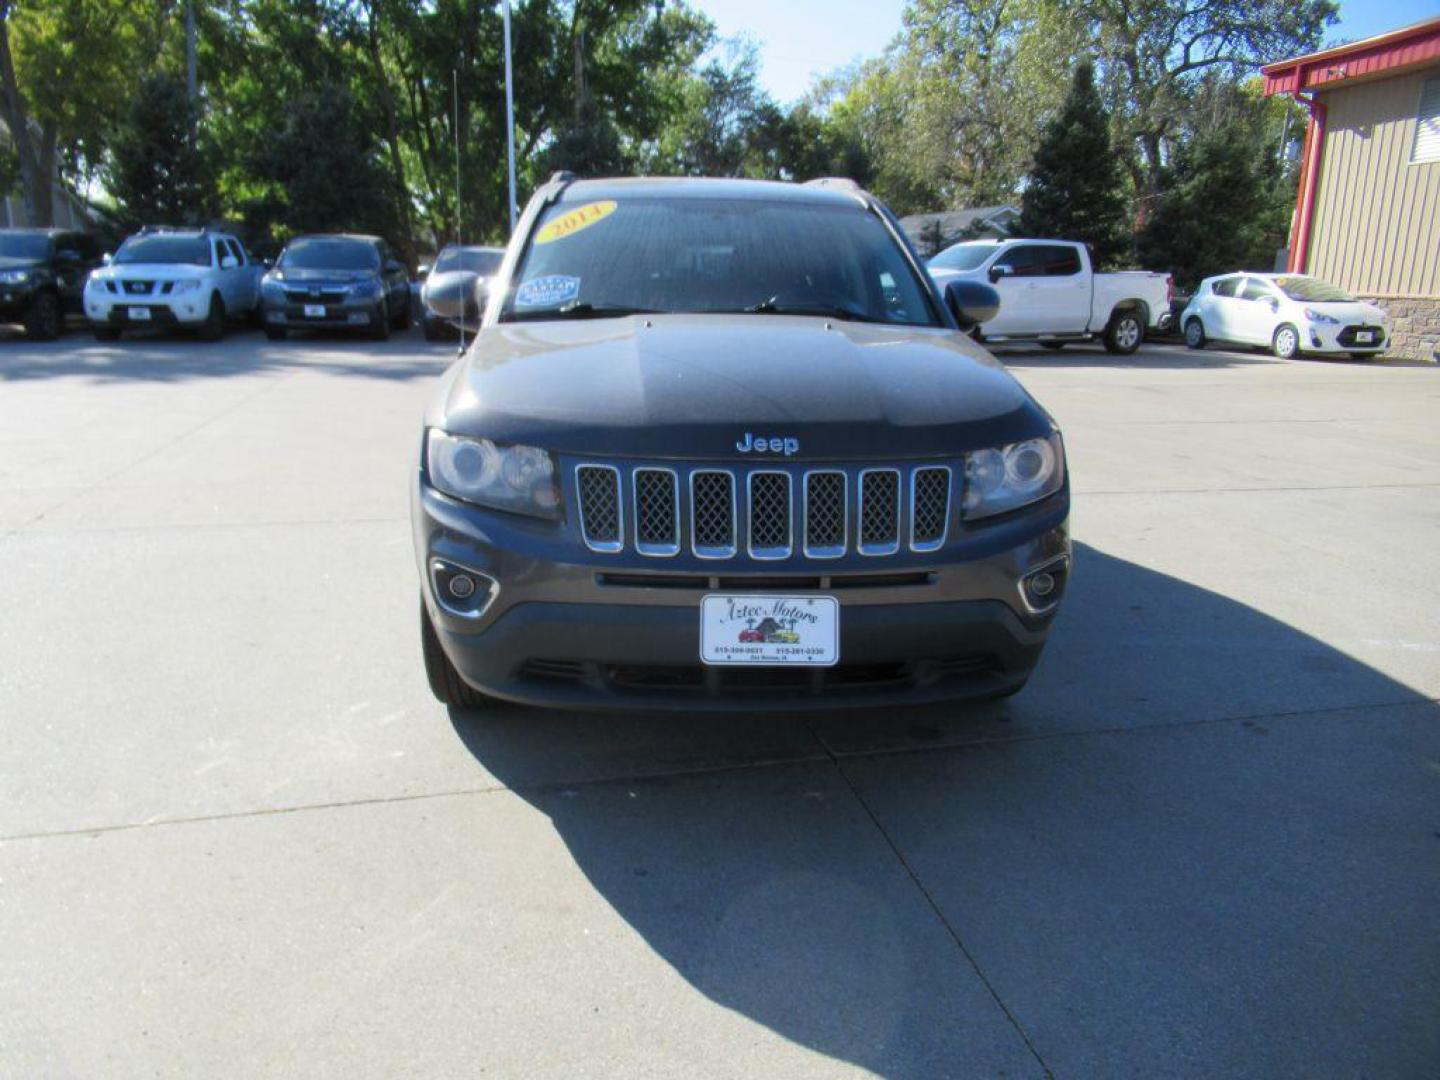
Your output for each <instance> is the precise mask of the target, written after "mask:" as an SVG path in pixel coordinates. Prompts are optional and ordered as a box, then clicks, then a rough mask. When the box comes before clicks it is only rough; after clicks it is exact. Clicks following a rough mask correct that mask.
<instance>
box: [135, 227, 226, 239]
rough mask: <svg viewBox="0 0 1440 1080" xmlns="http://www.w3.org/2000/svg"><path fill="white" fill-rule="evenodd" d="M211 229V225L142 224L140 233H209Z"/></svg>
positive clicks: (146, 234) (144, 234)
mask: <svg viewBox="0 0 1440 1080" xmlns="http://www.w3.org/2000/svg"><path fill="white" fill-rule="evenodd" d="M210 231H211V227H210V226H209V225H141V226H140V235H141V236H148V235H150V234H151V233H176V232H198V233H208V232H210Z"/></svg>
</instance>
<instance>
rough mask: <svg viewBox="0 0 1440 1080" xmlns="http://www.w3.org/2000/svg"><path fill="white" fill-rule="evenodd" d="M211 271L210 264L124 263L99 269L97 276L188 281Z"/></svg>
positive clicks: (136, 279)
mask: <svg viewBox="0 0 1440 1080" xmlns="http://www.w3.org/2000/svg"><path fill="white" fill-rule="evenodd" d="M209 273H210V267H208V266H193V265H191V264H188V263H122V264H121V265H119V266H115V265H111V266H107V267H105V268H104V269H103V270H100V271H97V276H98V277H99V278H100V279H101V280H104V279H105V278H113V279H114V280H115V281H154V280H155V279H156V278H159V279H161V280H164V281H188V280H189V279H191V278H203V277H205V276H206V275H207V274H209Z"/></svg>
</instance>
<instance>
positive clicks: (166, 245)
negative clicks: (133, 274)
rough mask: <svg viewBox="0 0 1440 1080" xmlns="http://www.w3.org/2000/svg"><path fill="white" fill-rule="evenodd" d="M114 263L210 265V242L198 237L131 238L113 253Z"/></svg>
mask: <svg viewBox="0 0 1440 1080" xmlns="http://www.w3.org/2000/svg"><path fill="white" fill-rule="evenodd" d="M113 261H114V262H115V263H117V264H119V265H121V266H123V265H125V264H126V263H171V264H174V263H188V264H190V265H192V266H209V265H210V241H209V240H206V239H205V238H204V237H200V236H132V237H131V238H130V239H129V240H126V241H125V243H123V244H121V245H120V250H119V251H117V252H115V258H114V260H113Z"/></svg>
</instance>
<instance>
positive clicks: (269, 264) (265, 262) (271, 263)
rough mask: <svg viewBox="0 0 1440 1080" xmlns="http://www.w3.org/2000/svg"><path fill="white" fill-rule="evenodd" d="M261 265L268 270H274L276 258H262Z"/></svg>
mask: <svg viewBox="0 0 1440 1080" xmlns="http://www.w3.org/2000/svg"><path fill="white" fill-rule="evenodd" d="M260 265H261V266H263V267H265V269H266V270H274V269H275V260H274V259H261V260H260Z"/></svg>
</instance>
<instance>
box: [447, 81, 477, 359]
mask: <svg viewBox="0 0 1440 1080" xmlns="http://www.w3.org/2000/svg"><path fill="white" fill-rule="evenodd" d="M450 75H451V77H452V78H453V79H454V89H455V246H456V248H459V247H460V69H459V68H452V69H451V71H450ZM455 254H456V256H457V257H458V258H459V259H460V266H461V268H462V270H463V268H464V266H465V254H464V252H461V251H456V252H455ZM462 280H463V279H462ZM472 291H473V290H472ZM469 306H470V297H469V296H468V295H466V293H465V290H464V289H463V287H462V289H461V292H460V344H459V345H458V346H456V349H455V355H456V356H464V355H465V309H466V308H467V307H469Z"/></svg>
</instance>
